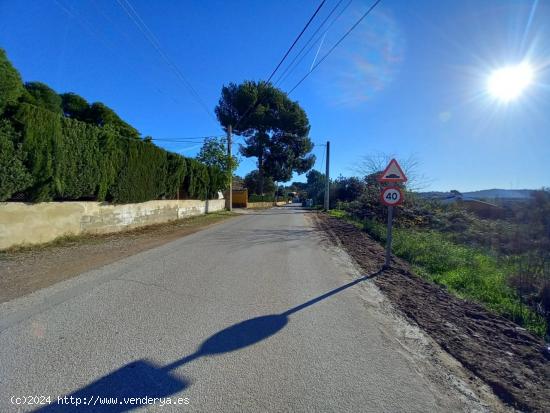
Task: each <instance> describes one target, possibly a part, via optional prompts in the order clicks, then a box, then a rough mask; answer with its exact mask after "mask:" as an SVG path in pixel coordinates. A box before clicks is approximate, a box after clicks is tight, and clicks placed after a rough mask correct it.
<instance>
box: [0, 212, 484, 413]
mask: <svg viewBox="0 0 550 413" xmlns="http://www.w3.org/2000/svg"><path fill="white" fill-rule="evenodd" d="M74 258H75V260H77V259H78V257H74ZM364 276H365V274H359V273H358V271H357V270H356V268H355V267H354V265H353V264H352V263H351V262H350V261H349V259H348V258H347V256H346V255H345V254H344V253H343V252H341V251H340V250H339V249H338V248H336V247H333V246H330V244H329V243H328V242H327V241H326V240H324V239H323V235H322V234H321V233H319V232H317V231H316V230H315V229H314V227H313V225H312V220H311V217H310V215H308V214H307V213H306V212H303V211H301V210H300V209H298V208H278V209H270V210H265V211H259V212H254V213H249V214H245V215H243V216H241V217H238V218H236V219H233V220H230V221H228V222H225V223H223V224H220V225H217V226H214V227H211V228H208V229H206V230H204V231H202V232H199V233H196V234H193V235H190V236H187V237H184V238H181V239H178V240H176V241H173V242H170V243H168V244H165V245H163V246H161V247H157V248H155V249H152V250H149V251H146V252H142V253H139V254H137V255H134V256H132V257H129V258H126V259H123V260H121V261H118V262H116V263H114V264H111V265H108V266H105V267H103V268H99V269H96V270H93V271H90V272H88V273H85V274H82V275H80V276H78V277H76V278H74V279H71V280H68V281H65V282H62V283H59V284H56V285H54V286H52V287H49V288H46V289H44V290H41V291H38V292H35V293H33V294H31V295H28V296H26V297H22V298H19V299H16V300H13V301H10V302H7V303H4V304H2V305H0V349H1V350H0V351H1V353H0V412H11V411H32V410H35V409H37V408H40V407H41V410H40V411H44V412H50V411H51V412H54V411H61V412H64V411H100V412H117V411H129V410H134V409H136V410H137V409H139V410H141V411H203V412H241V411H250V412H289V411H296V412H305V411H308V412H323V411H335V412H435V411H441V412H448V411H475V410H479V411H482V410H484V406H483V403H481V402H479V400H478V398H477V396H476V395H475V394H474V392H473V391H472V390H471V389H470V387H469V386H468V385H467V384H465V383H464V382H463V381H462V380H461V378H460V377H457V376H455V375H454V374H452V373H451V372H450V371H449V370H447V366H446V364H445V363H442V362H441V357H439V358H437V357H436V356H435V355H434V354H436V353H438V351H437V350H436V349H434V348H433V347H432V344H430V343H431V342H430V341H429V340H428V339H426V338H425V337H424V336H422V334H420V333H419V332H418V331H417V330H416V329H415V328H413V327H411V326H409V325H407V324H406V323H405V322H404V321H403V320H401V319H400V318H399V317H397V316H395V315H394V314H392V312H391V309H390V308H389V307H388V306H387V303H386V302H385V301H384V299H383V297H382V296H381V294H380V293H379V292H378V290H377V289H376V288H375V287H374V286H373V285H372V282H371V281H370V280H369V279H368V277H364ZM379 276H383V274H381V275H379ZM449 363H450V364H452V360H450V361H449ZM454 369H455V371H459V368H458V367H455V368H454ZM457 369H458V370H457ZM32 395H36V396H42V397H44V398H47V397H50V398H51V401H52V402H55V403H52V404H51V405H44V406H36V405H15V404H12V401H17V399H12V401H10V398H11V397H12V396H15V397H20V398H21V399H18V400H19V402H22V400H24V399H23V398H27V399H26V401H29V399H28V396H32ZM58 396H69V397H70V396H72V397H73V403H76V402H77V400H79V401H80V403H81V404H80V406H78V407H75V405H74V404H72V405H71V404H65V405H59V404H57V400H58V399H57V397H58ZM107 397H118V399H117V404H116V405H102V404H101V403H102V402H105V401H106V399H104V398H107ZM124 397H126V398H132V397H135V398H141V399H142V400H141V401H134V403H133V404H130V402H131V401H128V400H123V398H124ZM145 397H150V398H155V397H156V398H159V400H156V404H149V405H145V406H144V405H141V406H140V405H139V403H143V398H145ZM168 397H169V398H170V399H166V398H168ZM45 400H46V399H42V401H45ZM35 401H40V399H35ZM67 401H68V402H70V399H69V398H67ZM112 401H113V400H111V402H112ZM150 401H152V400H150ZM168 401H169V402H170V403H172V404H173V403H180V404H178V405H164V406H161V403H167V402H168ZM84 403H92V404H94V403H95V406H93V407H90V406H85V405H84ZM136 403H138V404H136Z"/></svg>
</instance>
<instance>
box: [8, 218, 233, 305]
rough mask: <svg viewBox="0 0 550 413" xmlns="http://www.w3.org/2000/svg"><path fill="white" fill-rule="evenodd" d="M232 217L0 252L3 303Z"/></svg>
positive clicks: (72, 239) (206, 219)
mask: <svg viewBox="0 0 550 413" xmlns="http://www.w3.org/2000/svg"><path fill="white" fill-rule="evenodd" d="M231 216H233V215H232V214H229V213H213V214H208V215H201V216H197V217H190V218H185V219H181V220H178V221H172V222H169V223H166V224H159V225H151V226H147V227H143V228H139V229H135V230H131V231H124V232H118V233H114V234H107V235H84V236H77V237H67V238H62V239H60V240H57V241H54V242H52V243H49V244H45V245H39V246H32V247H23V248H19V249H11V250H8V251H3V252H0V303H2V302H5V301H9V300H12V299H14V298H16V297H21V296H23V295H26V294H29V293H31V292H33V291H36V290H39V289H41V288H45V287H48V286H50V285H52V284H55V283H57V282H59V281H63V280H66V279H68V278H71V277H74V276H76V275H78V274H81V273H83V272H85V271H88V270H91V269H93V268H97V267H101V266H103V265H106V264H109V263H112V262H114V261H118V260H120V259H122V258H125V257H128V256H130V255H134V254H137V253H138V252H141V251H145V250H148V249H151V248H154V247H157V246H159V245H162V244H165V243H167V242H170V241H173V240H175V239H177V238H181V237H183V236H186V235H189V234H192V233H194V232H197V231H199V230H201V229H204V228H206V227H208V226H210V225H213V224H215V223H218V222H220V221H222V220H225V219H227V218H229V217H231Z"/></svg>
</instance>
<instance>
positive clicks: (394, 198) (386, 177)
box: [378, 159, 407, 268]
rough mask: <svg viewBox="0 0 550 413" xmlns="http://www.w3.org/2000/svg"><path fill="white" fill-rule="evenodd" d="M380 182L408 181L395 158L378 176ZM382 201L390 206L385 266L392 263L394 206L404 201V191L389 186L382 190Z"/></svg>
mask: <svg viewBox="0 0 550 413" xmlns="http://www.w3.org/2000/svg"><path fill="white" fill-rule="evenodd" d="M378 181H379V182H380V183H399V182H407V177H406V176H405V173H404V172H403V170H402V169H401V167H400V166H399V163H397V161H396V160H395V159H392V160H391V161H390V163H389V164H388V166H386V169H384V172H382V173H381V174H380V176H379V177H378ZM380 201H381V202H382V203H383V204H384V205H387V207H388V228H387V234H386V260H385V263H384V268H387V267H389V266H390V264H391V242H392V225H393V207H394V206H397V205H400V204H402V203H403V193H402V192H401V189H399V188H398V187H396V186H387V187H385V188H382V191H381V192H380Z"/></svg>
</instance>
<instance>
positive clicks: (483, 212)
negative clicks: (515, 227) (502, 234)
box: [437, 191, 505, 219]
mask: <svg viewBox="0 0 550 413" xmlns="http://www.w3.org/2000/svg"><path fill="white" fill-rule="evenodd" d="M437 200H438V201H439V202H441V203H442V204H444V205H449V204H458V205H460V206H462V207H463V208H464V209H466V210H467V211H470V212H472V213H474V214H476V215H478V216H479V217H481V218H492V219H496V218H502V217H503V216H504V212H505V211H504V209H503V208H501V207H499V206H498V205H495V204H491V203H490V202H485V201H480V200H478V199H474V198H471V197H468V196H464V195H463V194H461V193H460V192H458V191H451V193H450V194H449V195H448V196H445V197H442V198H439V199H437Z"/></svg>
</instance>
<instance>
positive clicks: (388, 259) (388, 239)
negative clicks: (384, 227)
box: [384, 206, 393, 268]
mask: <svg viewBox="0 0 550 413" xmlns="http://www.w3.org/2000/svg"><path fill="white" fill-rule="evenodd" d="M392 224H393V206H388V231H387V235H386V262H385V263H384V268H387V267H389V266H390V264H391V241H392V237H391V229H392Z"/></svg>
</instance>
